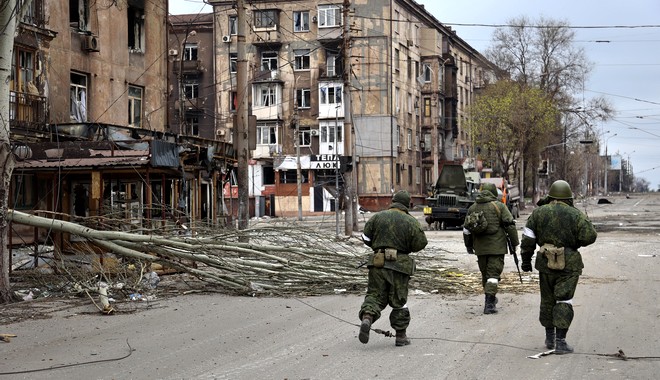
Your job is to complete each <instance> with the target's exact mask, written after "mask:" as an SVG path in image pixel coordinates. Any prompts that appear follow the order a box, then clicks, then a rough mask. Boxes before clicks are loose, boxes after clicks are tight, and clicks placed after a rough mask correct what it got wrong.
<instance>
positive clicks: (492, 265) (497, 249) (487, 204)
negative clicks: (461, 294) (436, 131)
mask: <svg viewBox="0 0 660 380" xmlns="http://www.w3.org/2000/svg"><path fill="white" fill-rule="evenodd" d="M479 213H481V215H480V216H479V217H477V216H476V215H479ZM477 218H479V219H483V221H484V222H482V223H481V224H482V225H479V226H476V228H474V227H475V226H474V225H473V223H477V224H479V220H478V219H477ZM465 220H466V223H464V225H463V242H464V243H465V247H466V248H467V251H468V253H470V254H475V253H476V255H477V264H478V265H479V271H480V272H481V285H482V286H483V289H484V294H485V295H486V297H485V298H486V300H485V305H484V314H494V313H497V308H496V307H495V305H496V304H497V296H496V295H497V285H498V284H499V282H500V276H501V275H502V270H504V255H505V254H506V253H507V251H508V241H507V240H509V239H510V240H511V245H512V246H513V247H514V248H513V249H514V250H515V247H517V246H518V244H519V240H518V232H517V231H516V222H515V221H514V220H513V216H512V215H511V212H509V209H508V208H507V207H506V205H505V204H504V203H502V202H500V201H499V200H498V197H497V188H496V187H495V185H494V184H492V183H484V184H483V185H482V186H481V192H480V193H479V195H477V199H476V202H475V203H474V204H473V205H472V206H470V208H469V209H468V211H467V215H466V217H465ZM472 220H474V222H471V221H472ZM511 253H513V252H511Z"/></svg>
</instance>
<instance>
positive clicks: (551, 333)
mask: <svg viewBox="0 0 660 380" xmlns="http://www.w3.org/2000/svg"><path fill="white" fill-rule="evenodd" d="M555 338H556V336H555V328H554V327H546V328H545V346H546V347H547V348H549V349H551V350H552V349H553V348H555Z"/></svg>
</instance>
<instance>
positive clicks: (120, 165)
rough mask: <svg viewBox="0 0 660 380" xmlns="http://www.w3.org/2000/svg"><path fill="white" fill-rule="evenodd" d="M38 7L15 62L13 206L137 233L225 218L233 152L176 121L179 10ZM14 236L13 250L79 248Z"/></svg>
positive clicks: (139, 2) (34, 234)
mask: <svg viewBox="0 0 660 380" xmlns="http://www.w3.org/2000/svg"><path fill="white" fill-rule="evenodd" d="M30 4H31V5H30V8H29V9H26V10H25V12H23V15H24V16H23V17H22V18H21V19H20V20H19V21H20V23H19V25H18V33H17V36H16V38H15V42H14V52H13V53H14V55H13V57H12V72H11V84H10V132H11V134H10V139H11V142H12V149H13V150H14V152H15V155H16V158H17V160H18V162H17V165H16V168H15V169H14V174H13V178H12V192H11V195H10V204H11V205H12V207H13V208H15V209H16V210H20V211H24V212H28V213H39V214H40V215H42V216H48V217H55V218H63V219H65V220H70V221H77V222H80V223H92V222H91V221H92V220H95V221H96V222H94V223H98V221H99V220H101V219H104V218H105V219H110V218H112V219H113V220H120V221H121V222H119V223H118V224H119V226H118V227H119V228H121V229H123V230H135V231H144V230H149V229H158V228H161V227H165V226H169V225H176V224H179V225H181V224H185V225H187V227H188V228H190V227H195V226H197V225H199V226H203V225H210V226H213V225H216V224H217V223H220V222H221V221H223V220H225V219H224V217H223V215H224V214H225V212H226V209H225V207H223V203H222V202H223V197H222V195H221V191H218V189H220V188H221V187H222V183H223V178H224V174H223V173H224V172H225V171H226V169H225V168H226V167H231V166H232V162H233V161H234V160H233V158H232V154H233V152H232V149H231V145H230V144H229V143H227V142H224V141H218V140H216V139H215V136H214V135H205V134H201V133H194V130H193V129H191V128H190V127H184V125H188V126H190V123H187V124H186V123H184V122H183V121H182V120H180V119H178V118H177V119H175V120H170V117H171V116H170V115H168V109H169V108H170V107H171V106H170V105H169V103H168V90H169V87H170V85H171V84H169V83H168V70H171V67H170V66H171V65H172V64H173V61H172V60H171V59H170V58H171V56H170V55H169V54H168V50H169V46H168V38H167V37H168V28H169V26H168V25H169V24H168V14H167V9H168V2H167V1H148V0H121V1H105V0H99V1H92V0H33V1H32V2H31V3H30ZM19 5H21V6H22V5H25V4H24V2H23V1H19ZM105 219H104V220H105ZM10 234H11V243H12V244H13V245H21V244H33V243H42V242H44V241H46V240H49V241H48V242H49V243H52V244H54V245H55V246H56V247H58V248H59V250H65V249H67V246H68V245H69V244H70V243H72V242H71V241H69V237H68V236H66V234H57V233H49V232H48V231H42V230H39V231H35V230H34V229H33V228H28V227H27V226H21V225H13V226H12V229H11V232H10Z"/></svg>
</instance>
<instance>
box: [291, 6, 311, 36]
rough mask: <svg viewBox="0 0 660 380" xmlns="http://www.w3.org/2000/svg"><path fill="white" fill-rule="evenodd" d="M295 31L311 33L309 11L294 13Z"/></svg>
mask: <svg viewBox="0 0 660 380" xmlns="http://www.w3.org/2000/svg"><path fill="white" fill-rule="evenodd" d="M293 31H294V32H309V11H303V12H293Z"/></svg>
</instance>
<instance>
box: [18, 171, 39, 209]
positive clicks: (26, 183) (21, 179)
mask: <svg viewBox="0 0 660 380" xmlns="http://www.w3.org/2000/svg"><path fill="white" fill-rule="evenodd" d="M17 172H18V171H14V173H17ZM12 177H13V178H14V186H12V194H13V204H12V205H13V207H14V208H17V209H25V208H32V207H33V206H34V205H35V204H36V200H37V194H36V193H37V191H38V190H37V181H36V178H35V175H34V174H18V175H16V174H14V175H13V176H12Z"/></svg>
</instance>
